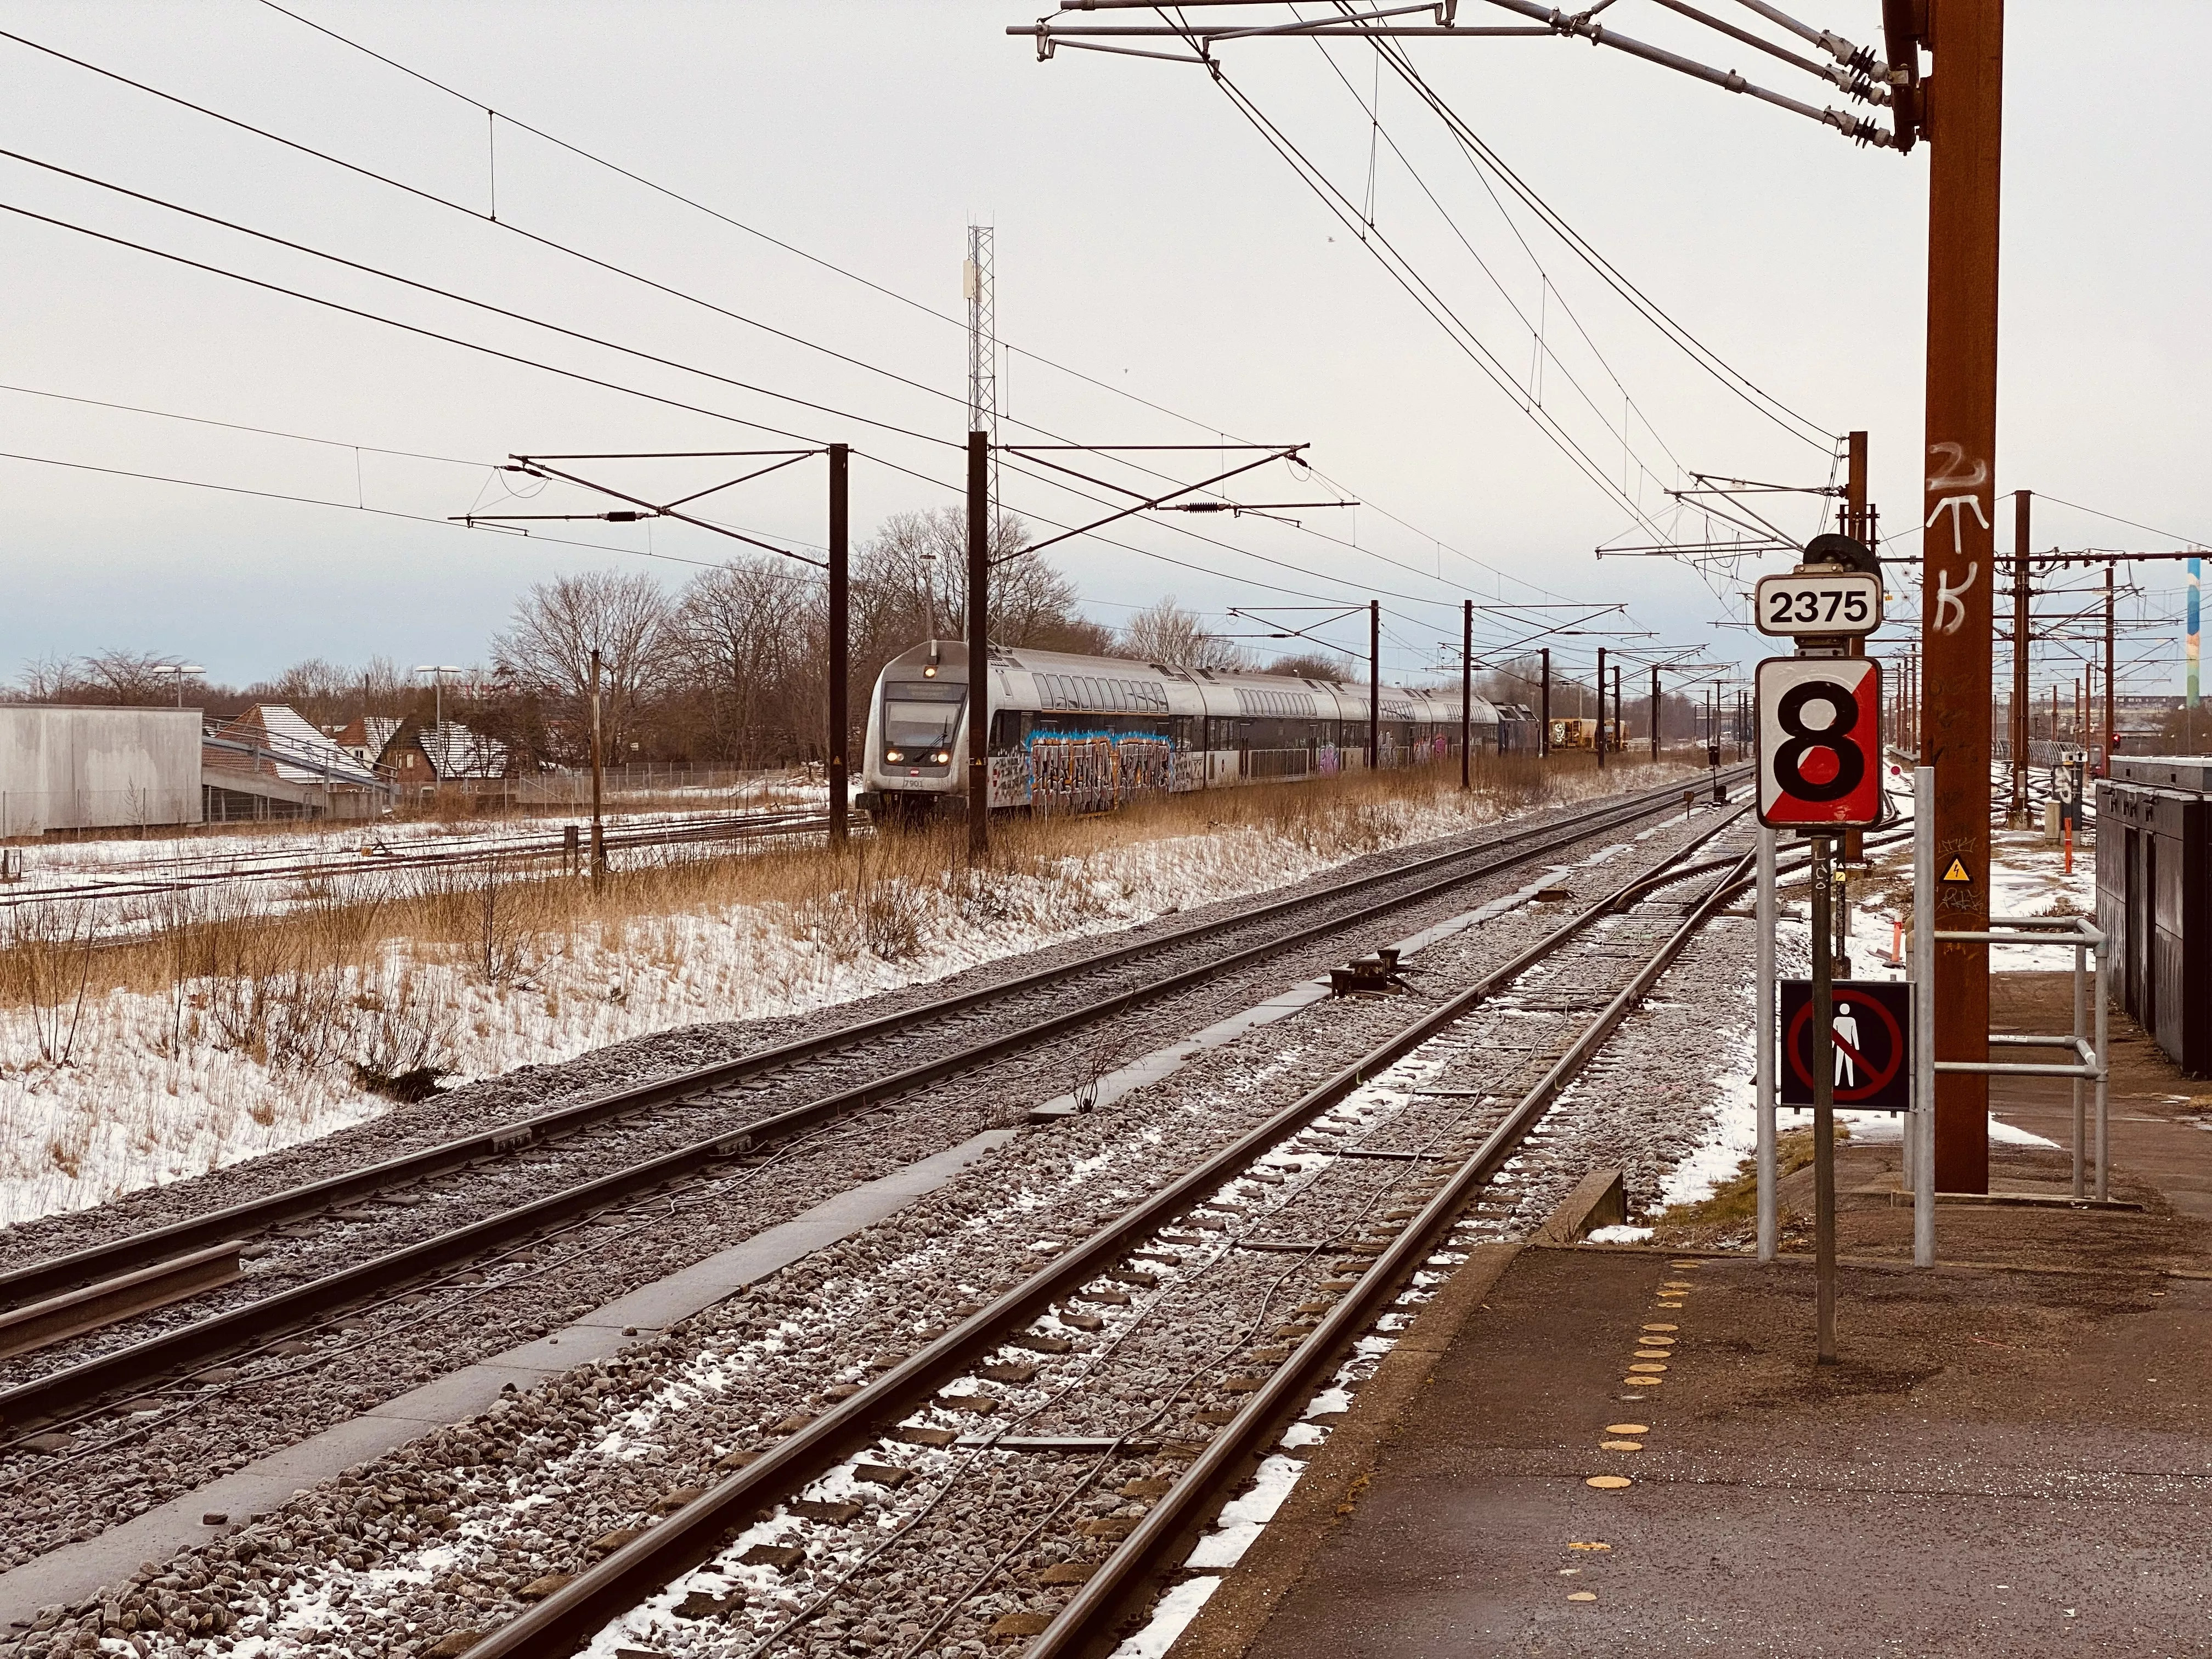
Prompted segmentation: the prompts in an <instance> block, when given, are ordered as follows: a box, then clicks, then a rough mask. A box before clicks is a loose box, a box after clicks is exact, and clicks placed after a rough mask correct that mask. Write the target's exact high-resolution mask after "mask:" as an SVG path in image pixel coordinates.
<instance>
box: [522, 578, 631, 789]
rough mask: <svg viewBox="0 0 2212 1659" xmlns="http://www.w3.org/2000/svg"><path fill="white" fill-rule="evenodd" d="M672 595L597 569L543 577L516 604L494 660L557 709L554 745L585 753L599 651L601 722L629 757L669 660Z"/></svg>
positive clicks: (525, 690)
mask: <svg viewBox="0 0 2212 1659" xmlns="http://www.w3.org/2000/svg"><path fill="white" fill-rule="evenodd" d="M669 611H670V606H669V602H668V595H667V594H666V593H665V592H664V591H663V590H662V589H661V587H660V585H659V583H658V582H655V581H654V580H653V579H652V578H651V577H650V576H647V575H645V574H641V573H634V574H617V573H615V572H613V571H609V570H589V571H586V572H584V573H583V574H580V575H574V576H562V577H558V578H556V580H552V581H550V582H539V583H538V584H536V585H535V586H532V588H531V590H530V591H529V592H527V593H526V594H524V595H523V596H522V598H521V599H518V600H517V601H516V602H515V606H514V616H513V620H512V621H511V622H510V623H508V625H507V629H505V631H503V632H502V633H501V634H499V635H497V636H496V637H495V639H494V640H493V641H492V660H493V663H494V665H495V667H497V668H498V669H499V670H500V671H501V672H502V673H503V674H504V675H505V676H506V677H507V678H508V679H509V680H510V681H511V682H512V683H513V685H514V686H515V687H516V689H517V690H518V691H520V692H521V693H522V694H524V695H526V696H533V697H536V698H537V699H538V700H540V701H541V702H544V704H545V705H547V706H548V708H550V710H551V711H552V718H553V719H554V720H556V721H557V722H559V729H558V730H556V732H553V733H552V735H551V738H550V741H551V742H552V744H553V745H554V747H555V748H556V750H559V751H561V752H562V753H564V754H565V756H566V757H568V758H569V759H572V760H574V759H580V758H581V757H582V756H583V753H584V748H585V745H586V744H587V743H588V727H589V722H590V718H591V709H590V706H589V698H590V694H591V683H592V651H593V650H594V649H596V650H597V651H598V652H599V657H600V678H599V688H600V690H599V704H600V721H601V726H602V730H603V731H604V732H605V737H606V740H607V744H608V749H609V752H610V753H611V754H612V755H613V756H614V757H617V759H621V758H625V757H627V756H628V753H629V744H630V743H631V741H632V740H633V738H635V736H636V735H637V732H638V730H639V727H640V720H641V714H642V713H643V709H644V705H645V703H646V701H647V698H648V696H650V695H651V693H652V692H653V691H654V690H656V689H658V688H659V685H660V684H661V682H662V680H663V678H664V677H665V672H666V670H667V667H668V663H667V660H666V653H667V650H668V645H669V640H668V618H669Z"/></svg>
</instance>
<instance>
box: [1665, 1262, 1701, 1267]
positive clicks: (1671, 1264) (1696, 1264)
mask: <svg viewBox="0 0 2212 1659" xmlns="http://www.w3.org/2000/svg"><path fill="white" fill-rule="evenodd" d="M1667 1265H1668V1267H1704V1266H1705V1263H1704V1262H1702V1261H1670V1262H1668V1264H1667Z"/></svg>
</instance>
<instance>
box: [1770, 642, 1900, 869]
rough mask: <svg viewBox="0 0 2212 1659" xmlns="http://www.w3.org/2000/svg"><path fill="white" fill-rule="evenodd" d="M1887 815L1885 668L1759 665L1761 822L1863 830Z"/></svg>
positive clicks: (1822, 661)
mask: <svg viewBox="0 0 2212 1659" xmlns="http://www.w3.org/2000/svg"><path fill="white" fill-rule="evenodd" d="M1880 817H1881V668H1880V666H1879V665H1877V664H1875V661H1874V660H1873V659H1871V658H1868V657H1769V658H1768V659H1766V660H1765V662H1762V663H1761V664H1759V822H1760V823H1764V824H1765V825H1767V826H1768V827H1769V828H1770V829H1865V828H1867V827H1869V825H1871V824H1873V823H1875V822H1876V820H1878V819H1879V818H1880Z"/></svg>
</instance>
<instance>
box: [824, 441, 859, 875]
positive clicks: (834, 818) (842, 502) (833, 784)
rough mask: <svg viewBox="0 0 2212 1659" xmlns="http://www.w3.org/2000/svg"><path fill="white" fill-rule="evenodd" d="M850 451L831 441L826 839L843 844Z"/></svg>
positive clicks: (848, 723) (848, 720)
mask: <svg viewBox="0 0 2212 1659" xmlns="http://www.w3.org/2000/svg"><path fill="white" fill-rule="evenodd" d="M851 459H852V451H851V450H850V448H848V447H847V446H846V445H844V444H831V445H830V446H829V763H828V767H827V770H828V772H829V845H830V847H831V848H842V847H843V846H844V844H845V745H846V744H847V743H848V742H849V741H850V740H851V734H852V726H853V720H852V711H851V709H850V708H848V706H847V705H848V700H849V698H850V696H851V692H852V685H851V678H852V663H851V660H850V646H851V640H850V623H851V620H852V615H851V613H852V608H853V606H852V586H851V582H850V580H849V578H850V575H851V570H850V568H849V567H850V561H849V559H848V549H847V543H848V539H849V531H850V526H849V522H848V506H849V492H848V489H847V483H848V473H849V471H850V462H851Z"/></svg>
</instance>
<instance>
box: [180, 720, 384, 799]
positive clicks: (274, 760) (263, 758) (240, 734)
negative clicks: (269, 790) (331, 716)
mask: <svg viewBox="0 0 2212 1659" xmlns="http://www.w3.org/2000/svg"><path fill="white" fill-rule="evenodd" d="M213 735H214V736H215V737H216V738H225V739H228V742H229V744H247V745H249V746H250V747H249V748H248V749H246V750H240V749H236V748H233V747H230V746H228V744H223V745H219V746H217V747H216V748H215V749H214V750H211V751H210V753H209V754H208V755H207V756H206V757H204V763H206V764H209V765H213V766H216V767H222V768H229V769H234V770H240V771H252V772H266V773H271V774H273V775H276V777H279V778H281V779H283V781H285V782H287V783H351V784H369V783H374V782H375V781H376V778H375V775H374V774H373V773H372V772H370V771H369V770H368V769H366V768H364V767H363V766H362V763H361V762H360V761H359V760H357V759H356V758H355V757H354V755H353V752H352V751H351V750H348V749H345V748H343V747H341V746H340V745H339V744H337V743H336V742H334V741H332V740H331V738H329V737H327V736H326V735H325V734H324V733H323V732H319V731H317V730H316V729H315V728H314V726H312V725H310V724H309V723H308V722H307V720H303V719H302V718H301V716H300V715H299V714H298V713H297V712H295V710H294V709H293V708H291V707H290V706H289V705H288V704H285V703H281V702H257V703H252V704H250V705H248V706H247V708H246V711H245V712H244V713H243V714H239V715H238V716H237V717H236V718H234V719H233V720H225V721H223V722H222V724H220V725H218V726H216V728H215V730H214V732H213Z"/></svg>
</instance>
